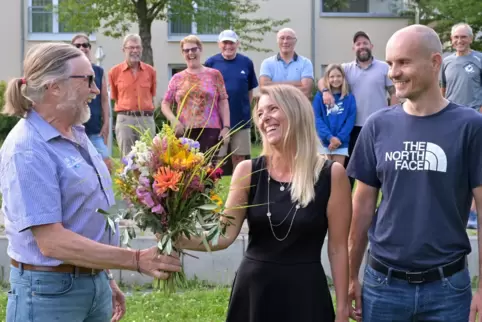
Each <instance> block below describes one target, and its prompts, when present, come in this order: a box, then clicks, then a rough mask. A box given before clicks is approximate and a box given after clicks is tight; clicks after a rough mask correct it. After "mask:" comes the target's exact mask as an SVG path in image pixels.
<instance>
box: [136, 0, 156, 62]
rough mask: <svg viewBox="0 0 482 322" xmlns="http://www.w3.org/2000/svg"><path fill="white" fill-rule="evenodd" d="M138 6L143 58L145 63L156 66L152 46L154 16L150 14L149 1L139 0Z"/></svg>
mask: <svg viewBox="0 0 482 322" xmlns="http://www.w3.org/2000/svg"><path fill="white" fill-rule="evenodd" d="M136 7H137V8H136V9H137V17H138V18H139V36H141V39H142V48H143V50H142V58H141V59H142V61H143V62H144V63H146V64H149V65H151V66H154V57H153V54H152V46H151V40H152V35H151V27H152V17H149V16H148V10H147V2H146V1H145V0H138V1H137V5H136Z"/></svg>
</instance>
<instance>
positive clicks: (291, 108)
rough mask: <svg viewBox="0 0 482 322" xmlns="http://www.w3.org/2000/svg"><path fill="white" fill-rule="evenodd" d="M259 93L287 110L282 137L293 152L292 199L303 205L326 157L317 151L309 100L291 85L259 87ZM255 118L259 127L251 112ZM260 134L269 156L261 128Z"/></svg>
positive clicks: (312, 195)
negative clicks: (284, 130)
mask: <svg viewBox="0 0 482 322" xmlns="http://www.w3.org/2000/svg"><path fill="white" fill-rule="evenodd" d="M260 94H261V95H268V96H269V97H270V98H271V99H272V100H273V102H274V103H275V104H276V106H278V107H279V108H280V109H281V110H282V111H283V112H284V113H285V114H286V118H287V120H288V128H287V129H286V132H285V137H284V140H283V141H284V142H283V149H284V151H286V152H287V153H292V154H293V158H292V160H293V161H292V162H293V164H292V165H291V166H292V174H293V177H292V181H291V189H290V190H291V191H290V192H291V200H292V201H293V202H299V203H300V205H301V206H302V207H306V206H307V205H308V204H309V203H310V202H311V201H312V200H314V199H315V184H316V182H317V181H318V178H319V175H320V171H321V169H322V168H323V165H324V163H325V161H326V158H325V157H324V156H323V155H321V154H320V153H319V152H318V151H320V148H321V142H320V139H319V137H318V134H317V133H316V129H315V116H314V113H313V108H312V107H311V103H310V101H309V100H308V98H307V97H306V96H305V95H304V94H303V93H302V92H301V91H300V90H299V89H297V88H295V87H294V86H292V85H283V84H277V85H269V86H265V87H263V88H261V90H260ZM256 109H257V107H256ZM254 120H255V123H256V125H257V127H258V131H259V125H260V124H259V117H258V113H254ZM259 132H261V131H259ZM261 137H262V140H263V151H262V153H261V155H263V156H265V157H266V158H269V157H270V156H271V155H272V153H273V151H272V148H271V146H270V144H269V143H268V142H267V140H266V137H265V136H264V134H263V133H262V132H261Z"/></svg>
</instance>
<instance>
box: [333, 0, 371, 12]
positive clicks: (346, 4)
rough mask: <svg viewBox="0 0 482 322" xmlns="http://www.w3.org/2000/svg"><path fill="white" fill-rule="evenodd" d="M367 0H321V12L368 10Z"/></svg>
mask: <svg viewBox="0 0 482 322" xmlns="http://www.w3.org/2000/svg"><path fill="white" fill-rule="evenodd" d="M368 2H369V0H347V1H323V12H364V13H366V12H369V11H368Z"/></svg>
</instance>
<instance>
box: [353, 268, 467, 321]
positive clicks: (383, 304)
mask: <svg viewBox="0 0 482 322" xmlns="http://www.w3.org/2000/svg"><path fill="white" fill-rule="evenodd" d="M438 270H439V273H440V280H438V281H434V282H427V283H419V284H413V283H409V282H408V281H405V280H401V279H397V278H394V277H392V276H391V273H392V271H393V270H392V269H389V270H388V274H386V275H385V274H383V273H380V272H378V271H376V270H374V269H373V268H372V267H371V266H369V265H367V266H366V268H365V274H364V277H363V286H362V316H363V322H413V321H417V322H425V321H427V322H428V321H434V322H435V321H436V322H443V321H447V322H467V321H468V320H469V314H470V303H471V301H472V288H471V280H470V275H469V270H468V269H467V267H466V268H465V269H463V270H461V271H458V272H457V273H455V274H453V275H452V276H449V277H446V276H444V273H443V270H442V268H439V269H438Z"/></svg>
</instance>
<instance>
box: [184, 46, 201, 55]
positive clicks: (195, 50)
mask: <svg viewBox="0 0 482 322" xmlns="http://www.w3.org/2000/svg"><path fill="white" fill-rule="evenodd" d="M198 49H199V47H192V48H186V49H183V50H182V52H183V53H185V54H189V52H190V51H191V52H192V53H193V54H194V53H197V51H198Z"/></svg>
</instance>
